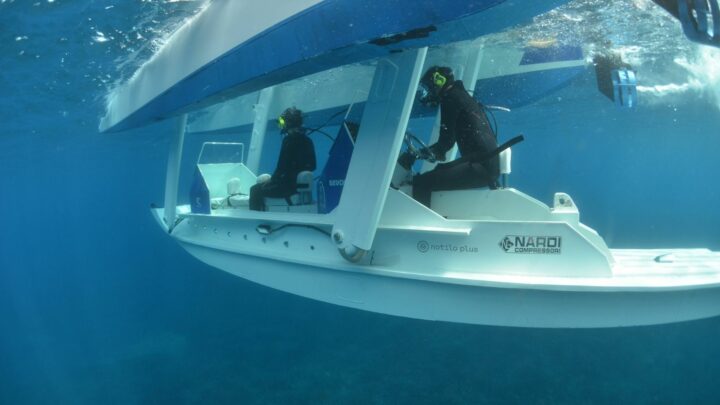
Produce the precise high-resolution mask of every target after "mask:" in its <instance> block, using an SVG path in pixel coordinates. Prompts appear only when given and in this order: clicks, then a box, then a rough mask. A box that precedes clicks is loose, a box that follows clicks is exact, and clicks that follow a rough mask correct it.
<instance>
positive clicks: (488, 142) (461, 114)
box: [399, 66, 500, 207]
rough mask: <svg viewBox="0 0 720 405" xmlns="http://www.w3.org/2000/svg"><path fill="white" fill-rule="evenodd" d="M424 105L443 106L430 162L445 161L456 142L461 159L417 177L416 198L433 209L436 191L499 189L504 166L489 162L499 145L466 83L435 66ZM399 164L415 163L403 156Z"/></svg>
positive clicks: (424, 86)
mask: <svg viewBox="0 0 720 405" xmlns="http://www.w3.org/2000/svg"><path fill="white" fill-rule="evenodd" d="M420 91H421V99H420V101H421V102H422V103H423V104H426V105H428V104H429V105H438V104H439V105H440V123H441V126H440V137H439V139H438V141H437V143H435V144H433V145H431V146H430V152H432V155H434V156H428V158H429V160H430V161H434V160H445V155H446V153H447V151H449V150H450V149H451V148H452V147H453V145H454V144H455V142H457V144H458V149H460V154H461V155H462V157H461V158H460V159H457V160H454V161H452V162H449V163H440V164H438V165H437V166H436V167H435V169H433V170H431V171H429V172H426V173H423V174H420V175H417V176H414V177H413V198H415V199H416V200H417V201H418V202H420V203H422V204H423V205H425V206H426V207H430V196H431V194H432V192H433V191H440V190H462V189H469V188H478V187H485V186H489V187H490V188H496V187H497V178H498V177H499V175H500V166H499V160H498V156H497V155H493V156H492V157H489V158H486V157H485V155H488V154H491V152H492V151H494V150H495V149H496V148H497V147H498V145H497V139H496V136H495V133H494V132H493V130H492V128H491V126H490V123H489V122H488V119H487V116H486V115H485V111H484V109H483V107H482V106H481V105H479V104H478V103H477V102H476V101H475V99H473V98H472V96H470V94H468V92H467V90H465V86H464V85H463V83H462V81H460V80H454V77H453V73H452V70H451V69H450V68H447V67H439V66H434V67H431V68H430V69H428V70H427V72H425V74H424V75H423V77H422V79H421V80H420ZM399 163H400V164H401V165H403V166H404V167H405V168H409V167H410V166H412V163H413V159H412V158H411V157H408V155H407V154H406V155H403V156H401V157H400V159H399Z"/></svg>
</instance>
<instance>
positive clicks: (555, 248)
mask: <svg viewBox="0 0 720 405" xmlns="http://www.w3.org/2000/svg"><path fill="white" fill-rule="evenodd" d="M498 245H500V248H502V250H504V251H505V252H506V253H529V254H545V255H558V254H560V253H561V252H562V238H561V237H560V236H529V235H507V236H505V237H504V238H502V240H501V241H500V243H499V244H498Z"/></svg>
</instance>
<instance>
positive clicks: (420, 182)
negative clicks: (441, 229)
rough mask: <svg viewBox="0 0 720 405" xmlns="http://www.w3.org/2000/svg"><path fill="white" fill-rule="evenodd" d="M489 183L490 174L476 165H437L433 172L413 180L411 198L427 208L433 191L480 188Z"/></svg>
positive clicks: (481, 166)
mask: <svg viewBox="0 0 720 405" xmlns="http://www.w3.org/2000/svg"><path fill="white" fill-rule="evenodd" d="M491 182H492V176H491V175H490V173H489V172H488V171H487V170H486V169H485V167H484V166H483V165H481V164H478V163H468V162H462V163H459V164H451V165H438V166H437V167H436V168H435V170H432V171H429V172H427V173H423V174H421V175H419V176H415V177H414V178H413V197H414V198H415V199H416V200H417V201H418V202H420V203H422V204H423V205H425V206H426V207H428V208H429V207H430V199H431V196H432V192H433V191H451V190H465V189H470V188H480V187H485V186H487V185H489V184H490V183H491Z"/></svg>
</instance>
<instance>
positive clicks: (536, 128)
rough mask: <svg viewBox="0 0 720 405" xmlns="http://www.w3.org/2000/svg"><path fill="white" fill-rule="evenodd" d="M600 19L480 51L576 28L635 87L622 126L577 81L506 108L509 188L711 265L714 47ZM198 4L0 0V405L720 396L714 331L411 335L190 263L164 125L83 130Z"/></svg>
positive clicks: (403, 328) (407, 328)
mask: <svg viewBox="0 0 720 405" xmlns="http://www.w3.org/2000/svg"><path fill="white" fill-rule="evenodd" d="M612 3H613V4H611V5H603V2H600V1H577V2H573V3H571V4H570V5H568V7H566V8H564V9H562V10H560V11H556V12H552V13H549V15H547V16H542V17H539V18H538V19H537V21H536V22H535V24H534V25H530V26H528V27H521V28H518V29H517V30H514V31H512V32H511V33H504V34H502V35H500V36H498V37H497V38H493V39H492V40H493V41H496V42H497V43H503V41H521V42H522V41H526V40H529V39H532V38H533V35H540V34H542V33H552V34H556V35H559V36H561V37H563V38H567V37H569V36H571V35H564V36H563V33H562V32H561V31H560V28H559V27H565V28H564V29H571V28H573V27H574V28H578V27H579V26H584V27H585V28H584V31H582V33H583V34H584V35H583V36H581V37H582V39H583V40H584V41H585V45H586V46H588V47H589V48H592V47H593V46H601V45H603V46H610V47H612V48H613V49H616V50H618V51H621V52H622V53H623V54H624V55H625V56H626V57H627V59H628V60H630V61H631V63H633V65H635V66H636V68H637V70H638V78H639V81H640V84H641V87H640V105H639V106H638V108H637V109H635V110H631V111H622V110H619V109H618V108H616V107H615V106H614V105H613V104H612V103H611V102H610V101H609V100H607V99H605V98H604V97H603V96H602V95H600V94H599V93H598V92H597V90H596V89H595V88H594V85H595V83H594V78H593V77H589V76H581V77H579V78H578V79H577V80H575V81H573V82H572V83H571V84H570V85H569V86H567V87H565V88H563V89H561V90H559V91H558V92H556V93H553V94H552V95H550V96H548V97H546V98H543V99H541V100H538V101H537V102H535V103H533V104H531V105H529V106H526V107H522V108H518V109H516V110H514V111H512V112H511V113H502V112H499V113H497V120H498V124H499V127H500V135H501V137H505V138H509V137H510V136H512V135H513V134H516V133H523V134H525V135H526V138H527V140H526V141H525V142H524V143H522V144H520V145H518V146H517V147H515V148H514V151H513V153H514V155H515V156H514V162H513V163H514V166H513V174H512V176H511V184H512V185H513V186H514V187H517V188H519V189H521V190H523V191H525V192H527V193H528V194H530V195H533V196H535V197H537V198H538V199H540V200H542V201H544V202H550V200H551V198H552V194H553V192H555V191H565V192H568V193H570V194H571V195H572V196H573V198H574V199H575V202H576V203H577V204H578V205H579V207H580V210H581V219H582V221H583V222H584V223H587V224H588V225H590V226H591V227H593V228H595V229H596V230H598V232H599V233H600V234H601V235H603V236H604V237H605V239H606V241H607V242H608V244H609V245H610V246H611V247H616V248H626V247H706V248H710V249H713V250H720V211H719V210H718V207H720V187H718V184H719V182H718V178H719V177H720V162H719V161H718V157H717V154H718V153H720V51H718V50H713V49H708V48H706V47H702V46H698V45H692V44H690V43H689V42H687V41H686V40H685V39H684V37H682V35H681V31H680V28H679V26H678V25H677V24H676V23H675V22H674V21H673V20H672V19H670V18H669V17H666V16H665V15H664V14H663V13H662V12H661V11H660V10H657V9H656V8H655V6H654V5H653V4H652V2H649V1H640V0H636V1H618V2H612ZM203 4H204V3H203V2H200V1H151V0H142V1H141V0H137V1H123V2H120V1H110V0H103V1H92V0H86V1H79V0H76V1H69V0H42V1H41V0H37V1H30V0H28V1H25V0H14V1H13V0H0V55H2V56H0V60H1V61H2V63H1V64H0V170H1V172H2V175H0V218H1V222H0V404H26V403H28V404H36V403H37V404H46V403H67V404H100V403H103V404H104V403H111V404H114V403H118V404H146V403H212V404H219V403H235V404H236V403H242V404H246V403H247V404H250V403H262V404H265V403H408V404H409V403H413V404H414V403H442V404H460V403H471V404H474V403H547V404H557V403H720V385H718V384H717V381H718V379H719V378H720V362H718V359H720V345H719V344H718V336H720V318H711V319H705V320H699V321H692V322H684V323H677V324H670V325H660V326H651V327H636V328H621V329H590V330H554V329H522V328H500V327H487V326H473V325H460V324H451V323H442V322H426V321H417V320H412V319H404V318H397V317H391V316H385V315H379V314H374V313H368V312H361V311H357V310H352V309H347V308H342V307H338V306H333V305H329V304H324V303H320V302H315V301H311V300H307V299H304V298H300V297H296V296H292V295H289V294H285V293H282V292H279V291H275V290H271V289H268V288H265V287H262V286H259V285H256V284H253V283H250V282H247V281H245V280H243V279H240V278H237V277H233V276H231V275H229V274H226V273H224V272H222V271H220V270H217V269H213V268H211V267H209V266H207V265H205V264H203V263H201V262H199V261H197V260H195V259H194V258H192V257H191V256H190V255H189V254H187V253H186V252H185V251H184V250H183V249H182V248H180V247H179V246H178V245H177V244H176V243H175V242H173V240H172V239H171V238H169V237H167V235H165V234H164V233H163V232H162V231H161V230H160V229H159V227H158V226H157V224H156V223H155V220H154V219H153V218H152V216H151V214H150V212H149V209H148V208H149V204H150V203H151V202H160V201H162V198H163V192H164V176H165V165H166V159H167V149H168V144H167V134H168V133H170V131H172V124H171V123H160V124H156V125H153V126H150V127H147V128H144V129H141V130H134V131H129V132H127V133H122V134H113V135H101V134H99V133H98V132H97V124H98V120H99V118H100V116H101V115H102V114H103V113H104V97H105V95H106V94H107V92H108V91H109V90H110V89H111V88H112V87H113V85H114V84H115V83H117V82H119V81H121V80H122V79H126V78H127V77H129V75H131V74H132V72H133V71H134V70H135V69H136V68H137V66H138V65H139V64H140V63H142V61H143V60H146V59H147V58H149V56H150V55H151V54H152V52H153V51H154V50H156V49H157V47H159V46H161V45H162V42H163V38H167V36H168V35H169V34H170V33H171V32H172V30H173V29H174V28H175V27H177V25H178V24H179V23H181V22H182V21H183V20H184V19H186V18H188V17H189V16H191V15H192V14H193V13H195V12H197V10H198V9H200V8H201V7H202V6H203ZM620 11H622V12H625V13H627V14H621V13H620ZM573 24H575V25H574V26H573ZM568 26H570V28H567V27H568ZM572 32H577V31H572ZM538 33H540V34H538ZM321 142H322V141H320V140H317V141H316V143H318V144H320V143H321ZM319 148H325V149H324V150H326V148H327V145H319ZM183 195H184V194H183Z"/></svg>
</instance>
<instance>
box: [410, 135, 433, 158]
mask: <svg viewBox="0 0 720 405" xmlns="http://www.w3.org/2000/svg"><path fill="white" fill-rule="evenodd" d="M403 143H405V147H406V148H407V151H408V153H410V154H411V155H413V156H414V157H415V159H422V160H428V161H430V162H435V161H436V160H437V159H436V158H435V154H434V153H433V152H432V150H431V149H430V147H429V146H427V144H426V143H425V142H423V141H422V139H420V138H418V137H417V136H415V135H413V134H411V133H410V132H405V139H404V140H403Z"/></svg>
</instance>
